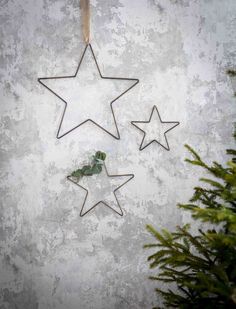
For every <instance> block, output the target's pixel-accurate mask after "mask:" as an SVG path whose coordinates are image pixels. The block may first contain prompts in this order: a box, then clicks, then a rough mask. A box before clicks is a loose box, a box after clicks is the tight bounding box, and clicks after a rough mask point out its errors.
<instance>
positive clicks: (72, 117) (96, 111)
mask: <svg viewBox="0 0 236 309" xmlns="http://www.w3.org/2000/svg"><path fill="white" fill-rule="evenodd" d="M38 81H39V83H40V84H42V85H43V86H44V87H46V88H47V89H48V90H49V91H50V92H52V93H53V94H54V95H55V96H57V97H58V98H59V99H60V100H62V101H63V102H64V104H65V106H64V110H63V113H62V117H61V120H60V123H59V128H58V131H57V135H56V137H57V138H58V139H60V138H62V137H63V136H65V135H67V134H69V133H70V132H72V131H73V130H75V129H76V128H78V127H79V126H81V125H83V124H84V123H86V122H88V121H90V122H92V123H93V124H95V125H97V126H98V127H99V128H101V129H102V130H104V131H105V132H106V133H108V134H110V135H111V136H112V137H114V138H116V139H120V134H119V130H118V126H117V123H116V119H115V114H114V111H113V103H114V102H115V101H116V100H117V99H119V98H120V97H121V96H123V95H124V94H125V93H126V92H128V91H129V90H130V89H131V88H133V87H134V86H135V85H136V84H137V83H138V82H139V80H138V79H136V78H121V77H119V78H118V77H105V76H103V75H102V73H101V71H100V68H99V66H98V63H97V60H96V58H95V55H94V52H93V49H92V46H91V44H88V45H86V47H85V49H84V52H83V54H82V57H81V59H80V61H79V64H78V67H77V69H76V72H75V74H74V75H71V76H57V77H42V78H39V79H38ZM107 103H109V104H107Z"/></svg>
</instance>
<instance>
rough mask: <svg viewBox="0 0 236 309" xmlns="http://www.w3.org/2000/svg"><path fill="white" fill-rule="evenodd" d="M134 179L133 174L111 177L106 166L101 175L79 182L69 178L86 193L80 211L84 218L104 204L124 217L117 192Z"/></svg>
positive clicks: (83, 178)
mask: <svg viewBox="0 0 236 309" xmlns="http://www.w3.org/2000/svg"><path fill="white" fill-rule="evenodd" d="M132 178H134V175H133V174H123V175H109V174H108V172H107V168H106V166H105V164H104V165H103V169H102V172H101V173H100V174H94V175H92V176H85V177H82V178H81V179H79V180H78V178H76V177H73V176H67V179H68V180H69V181H71V182H72V183H74V184H75V185H77V186H78V187H80V188H81V189H83V190H84V191H86V195H85V199H84V202H83V205H82V209H81V211H80V216H81V217H83V216H84V215H86V214H87V213H88V212H90V211H91V210H92V209H94V208H95V207H96V206H98V205H99V204H103V205H105V206H107V207H108V208H110V209H111V210H113V211H114V212H115V213H117V214H119V215H120V216H123V211H122V209H121V207H120V203H119V200H118V198H117V196H116V192H117V191H118V190H119V189H120V188H121V187H123V186H124V185H125V184H126V183H127V182H129V181H130V180H131V179H132Z"/></svg>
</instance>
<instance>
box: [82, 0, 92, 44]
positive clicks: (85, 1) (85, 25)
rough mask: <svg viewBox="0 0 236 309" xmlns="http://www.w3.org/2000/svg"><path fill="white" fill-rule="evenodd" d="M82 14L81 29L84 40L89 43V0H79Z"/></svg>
mask: <svg viewBox="0 0 236 309" xmlns="http://www.w3.org/2000/svg"><path fill="white" fill-rule="evenodd" d="M80 8H81V14H82V31H83V37H84V42H85V43H86V44H89V41H90V0H80Z"/></svg>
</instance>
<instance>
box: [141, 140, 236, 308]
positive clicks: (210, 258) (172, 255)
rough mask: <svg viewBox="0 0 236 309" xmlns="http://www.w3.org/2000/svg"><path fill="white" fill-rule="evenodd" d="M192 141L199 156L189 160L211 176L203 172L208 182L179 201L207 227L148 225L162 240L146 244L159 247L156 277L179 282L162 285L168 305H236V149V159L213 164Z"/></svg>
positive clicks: (233, 152)
mask: <svg viewBox="0 0 236 309" xmlns="http://www.w3.org/2000/svg"><path fill="white" fill-rule="evenodd" d="M234 137H235V138H236V135H235V136H234ZM186 147H187V149H188V150H189V151H190V153H191V154H192V156H193V159H192V160H190V159H186V161H187V162H189V163H191V164H194V165H197V166H199V167H200V168H203V169H204V170H206V171H207V172H208V173H209V175H210V176H211V177H209V178H201V179H200V181H201V182H202V183H203V184H204V185H203V186H198V187H196V188H194V194H193V197H192V198H191V200H190V201H189V203H188V204H179V205H178V207H180V208H182V209H184V210H187V211H190V212H191V215H192V217H193V218H194V219H195V220H200V222H203V223H202V226H203V227H204V226H206V228H205V229H204V230H203V229H199V230H198V233H196V234H194V235H193V234H192V232H191V229H190V225H185V226H182V227H180V226H178V227H177V229H176V231H175V232H173V233H171V232H169V231H167V230H162V231H159V232H158V231H156V230H155V229H154V228H153V227H152V226H150V225H148V226H147V229H148V231H149V232H150V233H151V234H152V235H153V236H154V237H155V239H156V243H154V244H148V245H146V246H145V247H146V248H157V252H155V253H154V254H152V255H151V256H149V258H148V260H149V261H150V267H151V268H157V275H156V276H153V277H150V278H151V279H153V280H158V281H160V282H164V283H168V285H169V284H171V283H175V284H176V286H177V288H170V289H168V290H164V289H160V288H157V289H156V291H157V293H158V294H159V295H161V296H162V298H163V302H164V306H165V308H172V307H175V308H191V309H194V308H202V309H203V308H204V309H208V308H209V309H211V308H212V309H213V308H236V150H234V149H228V150H226V152H227V154H228V155H229V156H230V160H229V161H228V162H227V164H226V166H223V165H221V164H219V163H217V162H213V163H212V164H211V165H208V164H207V163H205V162H204V161H203V160H202V159H201V157H200V156H199V155H198V154H197V153H196V152H195V151H194V150H193V149H192V148H191V147H189V146H188V145H186ZM210 224H213V225H210ZM209 226H213V227H214V228H211V229H209Z"/></svg>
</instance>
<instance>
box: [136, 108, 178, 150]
mask: <svg viewBox="0 0 236 309" xmlns="http://www.w3.org/2000/svg"><path fill="white" fill-rule="evenodd" d="M131 123H132V125H134V126H135V127H136V128H138V129H139V130H140V131H142V132H143V133H144V134H143V139H142V142H141V145H140V147H139V150H143V149H144V148H146V147H147V146H148V145H150V144H151V143H153V142H156V143H158V144H159V145H161V146H162V147H163V148H164V149H166V150H170V147H169V144H168V141H167V138H166V133H167V132H169V131H170V130H172V129H174V128H175V127H176V126H177V125H179V122H178V121H162V120H161V116H160V114H159V112H158V109H157V107H156V106H155V105H154V106H153V108H152V112H151V116H150V118H149V120H148V121H131Z"/></svg>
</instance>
